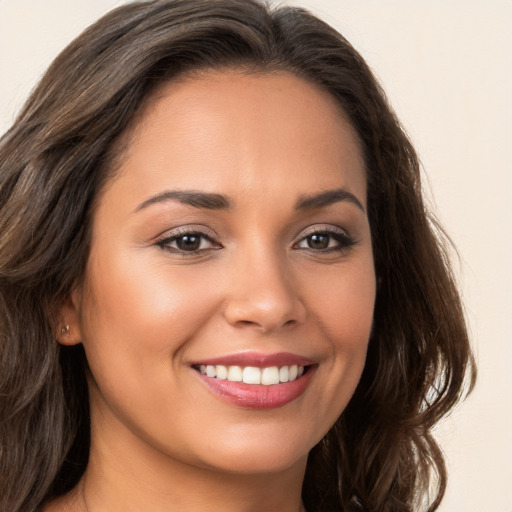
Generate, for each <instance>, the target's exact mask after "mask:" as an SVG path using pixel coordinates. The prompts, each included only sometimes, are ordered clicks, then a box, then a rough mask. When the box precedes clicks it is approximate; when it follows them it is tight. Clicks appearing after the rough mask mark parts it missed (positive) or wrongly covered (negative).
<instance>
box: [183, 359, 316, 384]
mask: <svg viewBox="0 0 512 512" xmlns="http://www.w3.org/2000/svg"><path fill="white" fill-rule="evenodd" d="M193 368H194V369H195V370H197V371H199V372H200V373H201V374H202V375H204V376H206V377H210V378H214V379H218V380H226V381H229V382H243V383H244V384H249V385H251V384H252V385H260V386H273V385H276V384H284V383H287V382H293V381H295V380H297V379H299V378H300V377H302V375H304V373H305V372H307V370H308V368H309V367H308V366H300V365H296V364H294V365H284V366H280V367H279V366H268V367H263V368H258V367H256V366H245V367H243V366H238V365H230V366H225V365H221V364H217V365H204V364H201V365H194V366H193Z"/></svg>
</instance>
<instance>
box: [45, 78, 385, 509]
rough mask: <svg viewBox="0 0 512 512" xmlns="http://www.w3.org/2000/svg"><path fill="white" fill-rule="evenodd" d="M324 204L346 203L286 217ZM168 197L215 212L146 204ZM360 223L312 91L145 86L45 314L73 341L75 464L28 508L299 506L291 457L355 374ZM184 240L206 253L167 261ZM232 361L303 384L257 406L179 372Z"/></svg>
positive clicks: (348, 136) (364, 324) (298, 82)
mask: <svg viewBox="0 0 512 512" xmlns="http://www.w3.org/2000/svg"><path fill="white" fill-rule="evenodd" d="M339 189H343V190H344V191H346V192H348V193H350V194H352V195H353V196H354V197H355V198H356V199H357V201H358V202H359V203H360V205H358V204H356V201H354V200H350V199H347V198H341V199H340V198H338V200H335V201H332V202H330V204H327V205H323V206H318V205H317V207H315V208H307V209H301V210H298V209H297V208H296V206H297V202H298V201H299V200H300V199H301V198H304V197H310V196H315V195H318V194H321V193H323V192H325V191H330V190H339ZM169 190H180V191H191V190H192V191H199V192H206V193H215V194H222V195H223V196H226V197H227V198H229V201H230V203H231V207H230V208H227V209H224V208H222V209H210V208H202V207H196V206H191V205H188V204H182V203H181V202H180V201H179V200H176V199H167V200H161V201H157V200H151V198H154V197H155V196H158V195H159V194H162V193H163V192H166V191H169ZM148 199H150V202H149V203H147V201H148ZM145 202H146V204H145V206H143V207H142V206H141V205H143V204H144V203H145ZM365 210H366V179H365V169H364V163H363V158H362V155H361V151H360V149H359V146H358V141H357V138H356V136H355V134H354V130H353V129H352V127H351V126H350V124H349V123H348V122H347V120H346V118H345V116H344V115H343V112H341V110H340V108H339V107H338V106H337V104H336V103H335V101H334V99H333V98H331V97H330V95H329V94H328V93H326V92H324V91H323V90H321V89H319V88H318V87H317V86H315V85H312V84H310V83H308V82H306V81H304V80H302V79H299V78H297V77H295V76H294V75H292V74H289V73H286V72H279V73H277V72H276V73H253V74H248V73H243V72H241V71H237V70H228V71H223V72H220V71H217V72H208V73H206V72H205V73H202V74H200V75H195V76H193V77H185V78H182V79H180V80H178V81H174V82H173V83H171V84H166V85H165V86H164V87H162V88H161V90H159V91H158V93H157V94H156V95H155V97H154V98H153V99H152V101H151V102H150V104H149V106H148V107H147V108H146V110H145V112H144V113H143V115H142V117H141V118H140V119H139V120H138V122H137V124H136V126H135V128H134V130H133V133H132V135H131V141H130V143H129V146H128V150H127V152H126V154H125V155H124V158H123V161H122V163H121V165H120V168H119V169H118V171H117V173H116V175H115V177H114V178H112V179H111V180H110V181H109V182H108V183H107V185H106V187H105V189H104V190H103V191H102V194H101V196H100V198H99V201H98V206H97V210H96V212H95V215H94V219H93V237H92V245H91V254H90V259H89V262H88V267H87V271H86V275H85V279H84V282H83V283H81V284H80V285H79V286H77V288H76V290H74V291H73V293H72V295H71V296H70V299H69V301H68V302H67V303H66V304H65V305H64V307H63V309H62V312H61V318H62V322H63V323H64V324H67V325H69V326H70V334H69V335H68V336H66V337H62V338H61V342H62V343H65V344H75V343H83V345H84V347H85V351H86V354H87V358H88V361H89V365H90V369H91V375H90V378H89V387H90V395H91V411H92V442H91V456H90V461H89V466H88V468H87V471H86V473H85V476H84V478H83V479H82V481H81V482H80V484H79V486H78V487H77V488H76V489H75V490H74V491H73V492H72V493H71V494H70V495H68V496H65V497H64V498H62V499H60V500H58V501H56V502H53V503H52V504H50V505H49V506H48V507H47V509H46V510H47V511H54V510H88V511H89V512H95V511H104V510H108V511H113V512H115V511H123V512H126V511H135V510H151V511H155V512H158V511H174V510H179V511H181V512H187V511H200V510H209V511H217V510H218V511H221V510H222V511H223V512H229V511H233V512H234V511H237V512H256V511H260V510H279V511H283V512H289V511H294V512H297V511H299V510H301V507H302V505H301V498H300V494H301V485H302V480H303V475H304V470H305V465H306V459H307V454H308V452H309V450H310V449H311V448H312V447H313V446H314V445H315V444H316V443H317V442H318V441H319V440H320V439H321V438H322V437H323V436H324V435H325V433H326V432H327V431H328V429H329V428H330V427H331V426H332V424H333V423H334V422H335V420H336V418H337V417H338V416H339V414H340V413H341V412H342V411H343V409H344V408H345V406H346V405H347V403H348V401H349V400H350V397H351V396H352V394H353V392H354V390H355V387H356V386H357V383H358V381H359V378H360V376H361V372H362V370H363V367H364V362H365V356H366V350H367V345H368V339H369V336H370V331H371V324H372V315H373V307H374V300H375V273H374V263H373V255H372V248H371V234H370V228H369V224H368V218H367V215H366V213H365ZM191 230H192V231H194V232H196V231H201V232H202V233H204V234H205V235H206V237H207V238H200V239H199V240H200V246H199V249H198V250H196V251H189V252H188V253H186V251H184V250H180V249H179V247H178V246H179V243H181V242H183V239H182V238H181V239H179V240H177V239H176V238H175V239H172V236H174V237H177V236H182V235H183V232H184V231H188V232H190V231H191ZM312 230H313V231H316V232H320V233H321V234H320V242H321V243H320V246H319V245H314V243H313V242H314V239H313V238H311V234H312ZM333 231H334V233H333ZM339 233H341V234H342V236H341V238H340V235H339ZM347 237H350V239H351V240H352V241H353V244H347V243H346V239H347ZM164 239H166V241H165V243H164ZM340 240H341V242H340ZM317 241H318V240H317ZM322 244H324V245H322ZM311 245H313V247H311ZM180 247H182V246H180ZM319 247H320V248H319ZM249 351H250V352H258V353H260V354H274V353H278V352H290V353H293V354H297V355H300V356H303V357H306V358H308V359H310V360H312V361H313V362H314V363H315V368H316V371H315V372H314V374H313V376H312V378H311V381H310V383H309V386H308V387H307V388H306V390H305V391H304V393H303V394H302V395H301V396H300V397H298V398H297V399H295V400H293V401H292V402H290V403H288V404H286V405H284V406H282V407H278V408H274V409H266V410H256V409H247V408H243V407H239V406H237V405H234V404H231V403H228V402H226V401H224V400H222V399H221V398H219V397H218V396H216V395H215V394H214V393H212V392H211V391H210V389H209V388H208V387H207V386H205V385H204V382H203V381H202V380H201V378H200V375H199V373H198V372H197V371H196V370H195V369H193V368H192V366H191V365H192V363H193V362H195V361H198V360H204V359H208V358H214V357H215V358H216V357H222V356H226V355H232V354H240V353H245V352H249ZM66 507H67V508H66Z"/></svg>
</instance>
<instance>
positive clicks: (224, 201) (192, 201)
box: [135, 190, 233, 212]
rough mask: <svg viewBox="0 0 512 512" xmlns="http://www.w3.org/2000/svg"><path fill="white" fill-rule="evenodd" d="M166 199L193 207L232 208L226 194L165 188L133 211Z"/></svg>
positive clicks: (209, 208)
mask: <svg viewBox="0 0 512 512" xmlns="http://www.w3.org/2000/svg"><path fill="white" fill-rule="evenodd" d="M166 201H178V202H179V203H182V204H186V205H188V206H194V207H195V208H205V209H207V210H228V209H230V208H232V206H233V203H232V201H231V200H230V199H228V198H227V197H226V196H223V195H221V194H213V193H209V192H197V191H194V190H167V191H165V192H162V193H161V194H157V195H156V196H153V197H150V198H149V199H146V200H145V201H144V202H142V203H141V204H140V205H139V206H137V208H136V209H135V212H139V211H141V210H144V209H145V208H147V207H148V206H151V205H153V204H156V203H163V202H166Z"/></svg>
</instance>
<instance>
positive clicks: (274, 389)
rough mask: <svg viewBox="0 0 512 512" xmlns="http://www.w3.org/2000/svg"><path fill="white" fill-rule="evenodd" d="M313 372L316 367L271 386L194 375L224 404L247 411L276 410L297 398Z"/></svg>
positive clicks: (306, 385) (199, 374)
mask: <svg viewBox="0 0 512 512" xmlns="http://www.w3.org/2000/svg"><path fill="white" fill-rule="evenodd" d="M315 370H316V366H310V367H308V371H307V372H306V373H304V375H302V376H301V377H299V378H298V379H296V380H294V381H292V382H283V383H281V384H273V385H271V386H263V385H258V384H245V383H243V382H231V381H229V380H223V379H217V378H214V377H208V376H206V375H203V374H201V373H199V372H196V373H197V375H198V376H199V377H200V378H201V380H202V381H203V382H204V383H205V384H206V385H207V386H208V388H209V389H210V391H213V393H215V394H216V395H217V396H219V397H220V398H222V399H223V400H225V401H226V402H229V403H231V404H233V405H237V406H240V407H245V408H247V409H276V408H278V407H283V406H284V405H286V404H289V403H290V402H293V401H294V400H296V399H297V398H299V397H300V396H301V395H302V394H303V393H304V391H305V390H306V388H307V387H308V385H309V383H310V382H311V378H312V377H313V374H314V372H315Z"/></svg>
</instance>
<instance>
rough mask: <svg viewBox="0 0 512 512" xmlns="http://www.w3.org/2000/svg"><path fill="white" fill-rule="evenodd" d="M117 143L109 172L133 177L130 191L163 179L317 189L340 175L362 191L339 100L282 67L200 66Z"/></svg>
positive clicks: (166, 90)
mask: <svg viewBox="0 0 512 512" xmlns="http://www.w3.org/2000/svg"><path fill="white" fill-rule="evenodd" d="M125 147H126V151H125V152H124V155H123V158H122V162H121V165H120V168H119V172H118V173H117V177H118V178H119V177H123V179H124V180H131V181H133V182H134V183H135V182H137V186H135V187H134V189H136V190H137V195H138V196H140V195H141V194H146V195H148V196H149V195H151V194H154V193H157V192H159V190H158V189H160V190H161V189H164V188H169V180H170V179H172V180H173V182H174V183H173V185H174V187H177V188H185V189H191V188H192V189H195V188H198V187H199V188H201V189H204V188H207V189H210V191H213V192H215V191H216V190H215V189H216V188H219V187H222V188H223V189H224V190H222V192H226V190H225V189H226V186H228V187H229V188H232V189H233V190H236V191H237V192H240V191H243V190H250V189H253V188H254V187H258V188H261V187H265V188H267V189H268V191H269V193H271V192H272V191H273V190H279V189H280V188H282V187H283V185H285V184H286V183H285V182H287V183H288V184H289V185H291V184H292V183H290V182H297V183H298V184H299V185H300V182H301V180H302V181H304V182H308V180H309V181H311V179H314V180H315V182H316V185H317V187H318V188H319V189H321V188H332V187H333V186H335V185H341V186H344V185H346V183H339V180H340V179H343V180H344V181H349V182H352V183H353V186H355V187H356V188H359V189H360V190H361V188H363V189H364V194H363V196H365V194H366V188H365V187H366V180H365V175H364V174H365V173H364V164H363V159H362V155H361V151H360V148H359V143H358V138H357V135H356V133H355V130H354V129H353V127H352V126H351V124H350V123H349V122H348V120H347V117H346V115H345V114H344V112H343V110H342V109H341V107H340V105H339V104H338V103H337V101H336V100H335V99H334V98H333V97H332V95H331V94H330V93H328V92H327V91H325V90H323V89H322V88H320V87H319V86H317V85H315V84H312V83H310V82H308V81H306V80H303V79H301V78H299V77H297V76H295V75H293V74H291V73H289V72H284V71H280V72H255V73H248V72H243V71H240V70H225V71H222V72H220V71H207V72H200V73H195V74H194V75H191V76H190V75H189V76H182V77H180V78H179V79H177V80H173V81H172V82H170V83H167V84H163V85H162V86H160V88H159V89H158V90H157V91H156V92H155V93H154V94H153V96H152V97H151V98H150V99H149V101H148V102H147V104H146V106H145V108H144V110H143V111H142V113H141V114H140V115H139V117H138V119H137V121H136V123H135V124H134V126H133V128H132V130H131V132H130V137H129V141H128V142H127V144H126V146H125ZM113 181H117V179H115V180H113ZM333 181H338V183H333ZM174 187H173V188H174ZM125 197H128V196H125ZM362 199H363V200H365V197H363V198H362Z"/></svg>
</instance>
